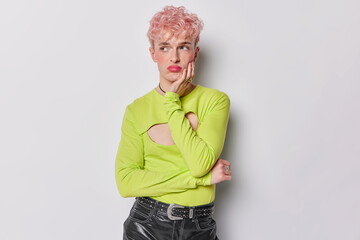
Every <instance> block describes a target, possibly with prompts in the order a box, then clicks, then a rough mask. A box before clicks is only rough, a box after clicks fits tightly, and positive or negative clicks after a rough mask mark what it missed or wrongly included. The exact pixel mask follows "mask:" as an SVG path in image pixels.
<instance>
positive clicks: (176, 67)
mask: <svg viewBox="0 0 360 240" xmlns="http://www.w3.org/2000/svg"><path fill="white" fill-rule="evenodd" d="M167 69H168V70H169V71H170V72H179V71H180V70H181V69H182V67H180V66H178V65H171V66H169V67H168V68H167Z"/></svg>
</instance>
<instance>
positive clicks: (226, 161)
mask: <svg viewBox="0 0 360 240" xmlns="http://www.w3.org/2000/svg"><path fill="white" fill-rule="evenodd" d="M221 160H222V161H221V162H222V163H223V164H224V165H227V166H230V162H229V161H228V160H225V159H221Z"/></svg>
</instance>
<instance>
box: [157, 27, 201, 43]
mask: <svg viewBox="0 0 360 240" xmlns="http://www.w3.org/2000/svg"><path fill="white" fill-rule="evenodd" d="M164 42H166V43H168V44H170V45H177V44H179V43H183V42H190V43H191V44H194V42H195V39H193V38H192V37H191V36H190V35H189V34H187V32H186V31H183V32H182V33H180V34H178V35H174V36H171V32H170V31H167V30H164V31H162V32H161V34H160V35H159V37H158V38H157V39H155V41H154V43H155V44H156V45H159V44H161V43H164Z"/></svg>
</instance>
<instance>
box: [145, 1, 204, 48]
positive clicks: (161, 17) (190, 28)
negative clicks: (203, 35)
mask: <svg viewBox="0 0 360 240" xmlns="http://www.w3.org/2000/svg"><path fill="white" fill-rule="evenodd" d="M203 26H204V23H203V22H202V21H201V20H200V19H199V18H198V17H197V15H196V14H193V13H188V12H187V10H186V9H185V7H182V6H181V7H174V6H165V7H164V9H163V10H162V11H160V12H158V13H156V14H155V15H154V16H153V18H152V19H151V20H150V27H149V30H148V32H147V36H148V38H149V41H150V44H151V47H152V48H154V40H157V39H158V38H159V37H160V35H161V34H162V31H164V30H170V32H171V35H170V37H169V38H171V37H173V36H175V37H177V36H178V35H180V34H181V33H183V32H184V31H185V32H186V34H187V36H190V37H191V38H192V39H195V46H196V45H197V43H198V42H199V40H200V32H201V30H202V29H203Z"/></svg>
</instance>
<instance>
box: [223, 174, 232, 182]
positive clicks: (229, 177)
mask: <svg viewBox="0 0 360 240" xmlns="http://www.w3.org/2000/svg"><path fill="white" fill-rule="evenodd" d="M231 179H232V177H231V176H229V175H225V176H224V181H231Z"/></svg>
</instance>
